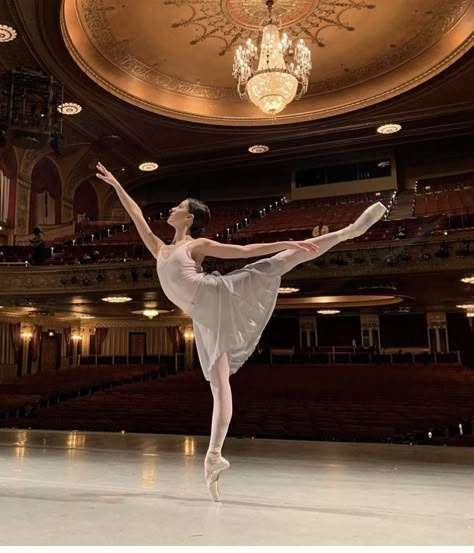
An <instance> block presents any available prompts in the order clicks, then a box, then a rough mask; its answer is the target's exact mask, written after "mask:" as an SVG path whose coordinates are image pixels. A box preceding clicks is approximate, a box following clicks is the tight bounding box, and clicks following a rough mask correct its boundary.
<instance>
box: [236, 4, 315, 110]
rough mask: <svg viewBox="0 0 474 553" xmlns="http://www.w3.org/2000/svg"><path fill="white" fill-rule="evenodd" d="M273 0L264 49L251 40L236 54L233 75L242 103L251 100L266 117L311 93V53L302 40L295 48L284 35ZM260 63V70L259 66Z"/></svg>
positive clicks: (265, 33)
mask: <svg viewBox="0 0 474 553" xmlns="http://www.w3.org/2000/svg"><path fill="white" fill-rule="evenodd" d="M273 3H274V2H273V0H266V2H265V4H266V6H267V9H268V20H267V22H266V24H265V26H264V27H263V29H262V38H261V42H260V48H258V47H257V46H255V44H254V43H253V42H252V39H250V38H249V39H248V40H247V42H246V43H245V46H239V47H238V48H237V50H236V52H235V56H234V65H233V69H232V75H233V76H234V78H235V79H236V80H237V83H238V84H237V90H238V92H239V96H240V97H241V98H242V99H244V98H245V99H248V100H250V101H251V102H252V103H253V104H254V105H256V106H257V107H258V108H259V109H260V110H261V111H263V113H265V114H267V115H276V114H277V113H280V112H281V111H282V110H284V109H285V108H286V106H287V105H288V104H289V103H290V102H292V101H293V100H294V99H297V100H299V99H300V98H301V97H302V96H303V94H305V92H306V91H307V90H308V77H309V73H310V71H311V52H310V51H309V48H308V47H307V46H305V43H304V40H303V39H300V40H298V42H297V43H296V44H295V45H293V43H292V41H291V40H289V38H288V35H287V34H286V33H283V35H282V37H281V38H280V32H279V30H278V27H277V25H275V23H274V21H273V17H272V8H273ZM256 60H258V66H257V67H255V62H256Z"/></svg>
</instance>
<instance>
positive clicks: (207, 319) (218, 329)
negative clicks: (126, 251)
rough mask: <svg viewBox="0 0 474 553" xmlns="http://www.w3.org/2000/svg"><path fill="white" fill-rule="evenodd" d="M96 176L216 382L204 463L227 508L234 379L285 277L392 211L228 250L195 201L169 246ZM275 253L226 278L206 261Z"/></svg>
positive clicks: (376, 209)
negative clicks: (125, 217)
mask: <svg viewBox="0 0 474 553" xmlns="http://www.w3.org/2000/svg"><path fill="white" fill-rule="evenodd" d="M97 170H98V173H97V175H96V176H97V177H98V178H99V179H101V180H103V181H104V182H106V183H107V184H109V185H111V186H112V187H113V188H114V189H115V191H116V192H117V195H118V197H119V199H120V201H121V202H122V204H123V206H124V208H125V209H126V210H127V212H128V213H129V215H130V217H131V218H132V220H133V222H134V223H135V226H136V228H137V231H138V233H139V235H140V237H141V238H142V240H143V242H144V243H145V245H146V247H147V248H148V250H149V251H150V252H151V254H152V255H153V256H154V257H155V259H156V262H157V272H158V277H159V279H160V283H161V287H162V289H163V291H164V293H165V294H166V296H167V297H168V298H169V299H170V301H172V302H173V303H174V304H176V305H177V306H178V307H180V308H181V309H182V310H183V311H184V312H185V313H187V314H188V315H189V316H190V317H191V318H192V320H193V330H194V337H195V342H196V347H197V351H198V356H199V361H200V364H201V368H202V371H203V373H204V377H205V378H206V380H208V381H209V382H210V387H211V392H212V396H213V412H212V424H211V435H210V440H209V448H208V451H207V454H206V458H205V461H204V475H205V479H206V483H207V488H208V491H209V494H210V496H211V498H212V499H213V500H214V501H220V490H219V477H220V475H221V473H222V471H224V470H226V469H228V468H229V467H230V464H229V462H228V461H227V459H225V458H224V457H223V456H222V447H223V445H224V440H225V438H226V435H227V430H228V428H229V424H230V420H231V418H232V391H231V386H230V380H229V378H230V376H231V375H232V374H234V373H235V372H237V371H238V370H239V368H240V367H241V366H242V365H243V364H244V363H245V361H246V360H247V359H248V358H249V357H250V355H251V354H252V352H253V350H254V349H255V347H256V346H257V344H258V341H259V339H260V336H261V334H262V332H263V329H264V328H265V326H266V324H267V323H268V320H269V319H270V316H271V314H272V312H273V310H274V308H275V303H276V300H277V295H278V289H279V287H280V282H281V277H282V275H284V274H285V273H287V272H289V271H291V270H292V269H293V268H294V267H295V266H296V265H299V264H300V263H304V262H306V261H310V260H312V259H315V258H316V257H318V256H320V255H323V254H324V253H326V252H327V251H328V250H329V249H331V248H333V247H334V246H336V245H337V244H339V243H340V242H343V241H344V240H349V239H351V238H355V237H357V236H360V235H362V234H364V233H365V232H366V231H367V230H368V229H369V228H370V227H371V226H372V225H373V224H374V223H375V222H377V221H378V220H379V219H380V218H381V217H382V216H383V215H384V213H385V212H386V208H385V206H384V205H383V204H382V203H380V202H377V203H375V204H373V205H371V206H370V207H368V208H367V209H366V210H365V211H364V212H363V213H362V215H361V216H360V217H359V218H358V219H357V220H356V221H355V223H353V224H351V225H349V226H347V227H345V228H343V229H341V230H338V231H336V232H330V233H327V234H324V235H322V236H318V237H316V238H309V239H307V240H303V241H287V242H274V243H270V244H248V245H245V246H240V245H234V244H221V243H219V242H215V241H213V240H209V239H207V238H202V237H201V236H202V231H203V228H204V227H205V226H206V224H207V223H208V222H209V220H210V212H209V208H208V207H207V206H206V205H205V204H203V203H202V202H200V201H199V200H196V199H194V198H187V199H185V200H183V201H182V202H181V203H180V204H179V205H178V206H176V207H174V208H172V209H171V210H170V215H169V218H168V220H167V222H168V224H169V225H171V226H172V227H173V228H174V229H175V235H174V239H173V242H172V244H171V245H170V246H167V245H166V244H165V243H164V242H163V240H161V239H160V238H158V237H157V236H155V235H154V234H153V232H152V231H151V229H150V227H149V226H148V224H147V222H146V221H145V218H144V217H143V214H142V212H141V210H140V208H139V206H138V205H137V204H136V202H135V201H134V200H133V199H132V198H131V197H130V196H129V195H128V194H127V193H126V192H125V190H124V189H123V187H122V186H121V184H120V183H119V182H118V181H117V179H116V178H115V177H114V176H113V175H112V174H111V173H110V172H109V171H108V170H107V169H106V168H105V167H104V166H103V165H102V164H101V163H98V164H97ZM269 254H274V255H272V256H271V257H267V258H263V259H260V260H258V261H256V262H254V263H250V264H248V265H245V266H244V267H243V268H242V269H238V270H236V271H232V272H231V273H228V274H226V275H224V276H222V275H220V274H219V273H215V272H214V273H212V274H207V273H204V272H203V270H202V261H203V259H204V258H205V257H218V258H221V259H242V258H250V257H261V256H265V255H269Z"/></svg>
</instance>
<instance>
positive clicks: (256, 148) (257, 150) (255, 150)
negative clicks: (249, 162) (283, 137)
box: [249, 144, 270, 154]
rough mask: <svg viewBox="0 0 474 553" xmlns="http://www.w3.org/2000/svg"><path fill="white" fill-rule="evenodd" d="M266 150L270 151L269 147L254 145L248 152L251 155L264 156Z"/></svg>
mask: <svg viewBox="0 0 474 553" xmlns="http://www.w3.org/2000/svg"><path fill="white" fill-rule="evenodd" d="M268 150H270V147H269V146H265V145H264V144H255V145H254V146H250V148H249V152H250V153H251V154H265V153H266V152H268Z"/></svg>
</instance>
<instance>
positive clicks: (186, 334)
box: [184, 330, 194, 340]
mask: <svg viewBox="0 0 474 553" xmlns="http://www.w3.org/2000/svg"><path fill="white" fill-rule="evenodd" d="M193 338H194V332H193V331H192V330H185V331H184V339H185V340H192V339H193Z"/></svg>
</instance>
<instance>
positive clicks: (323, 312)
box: [318, 309, 341, 315]
mask: <svg viewBox="0 0 474 553" xmlns="http://www.w3.org/2000/svg"><path fill="white" fill-rule="evenodd" d="M340 312H341V311H340V310H339V309H318V313H319V314H320V315H337V314H338V313H340Z"/></svg>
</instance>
